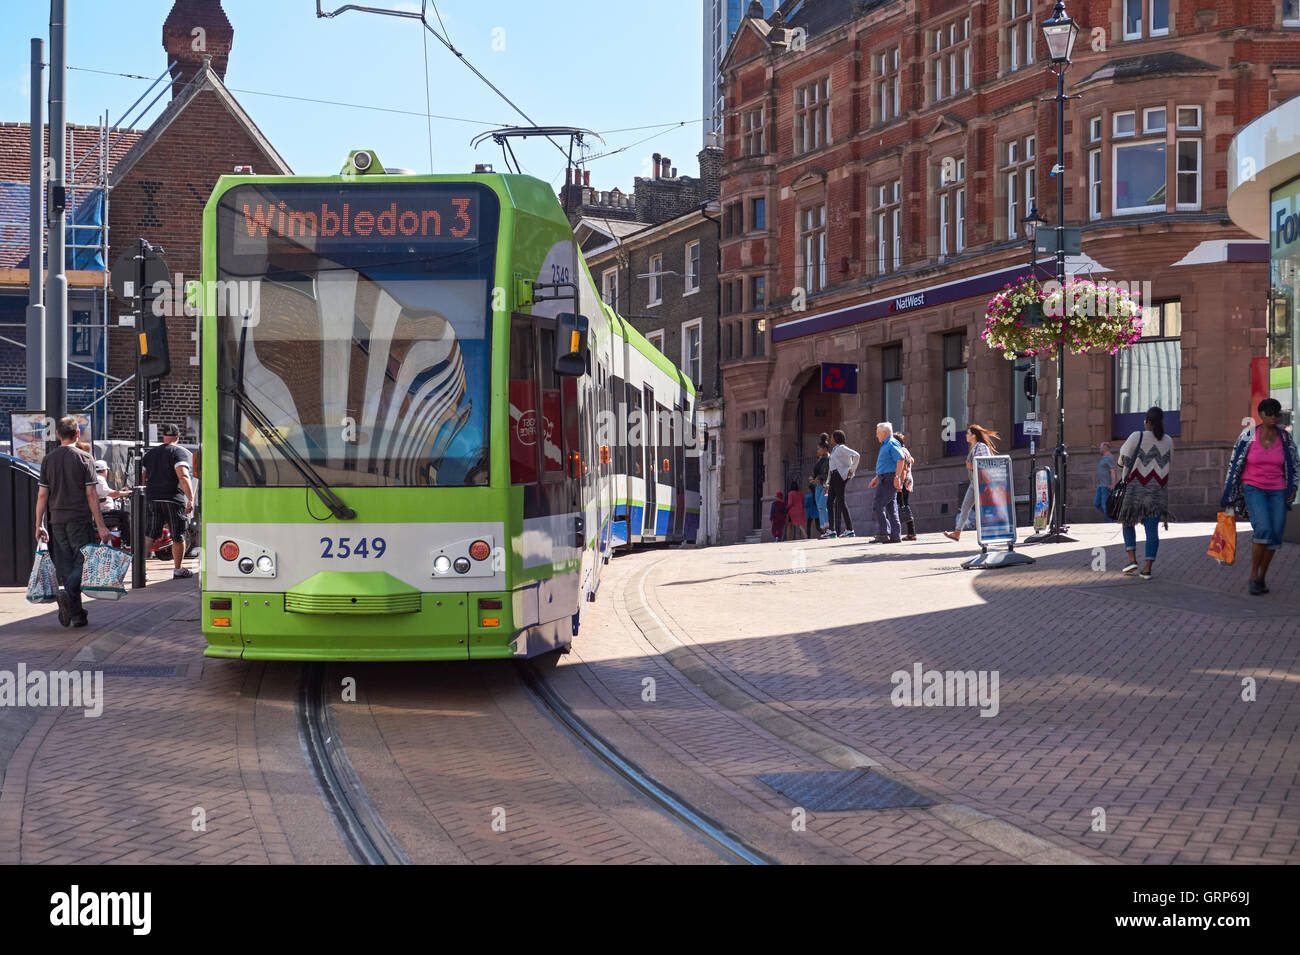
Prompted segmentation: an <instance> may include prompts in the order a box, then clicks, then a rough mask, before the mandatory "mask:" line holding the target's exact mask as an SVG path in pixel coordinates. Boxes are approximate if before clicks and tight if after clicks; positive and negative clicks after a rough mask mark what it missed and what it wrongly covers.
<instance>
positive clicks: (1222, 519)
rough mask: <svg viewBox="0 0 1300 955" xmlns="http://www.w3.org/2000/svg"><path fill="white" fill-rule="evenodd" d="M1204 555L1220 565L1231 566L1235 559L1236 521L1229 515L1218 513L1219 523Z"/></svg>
mask: <svg viewBox="0 0 1300 955" xmlns="http://www.w3.org/2000/svg"><path fill="white" fill-rule="evenodd" d="M1206 553H1207V554H1209V555H1210V556H1211V557H1213V558H1214V559H1215V560H1217V561H1218V562H1219V563H1220V564H1231V563H1232V562H1233V561H1235V560H1236V559H1237V519H1236V518H1235V517H1233V516H1232V515H1231V514H1224V513H1222V512H1220V513H1219V522H1218V525H1217V526H1216V527H1215V528H1214V536H1213V537H1211V538H1210V549H1209V550H1207V551H1206Z"/></svg>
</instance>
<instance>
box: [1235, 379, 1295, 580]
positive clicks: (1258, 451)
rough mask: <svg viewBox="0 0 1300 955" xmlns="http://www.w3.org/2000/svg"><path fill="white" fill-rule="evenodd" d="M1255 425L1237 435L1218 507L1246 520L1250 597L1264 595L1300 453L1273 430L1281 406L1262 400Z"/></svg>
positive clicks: (1281, 432)
mask: <svg viewBox="0 0 1300 955" xmlns="http://www.w3.org/2000/svg"><path fill="white" fill-rule="evenodd" d="M1256 410H1257V411H1258V412H1259V424H1258V425H1255V424H1251V425H1250V426H1249V427H1247V428H1246V429H1245V430H1244V431H1242V432H1241V434H1239V435H1238V436H1237V443H1236V444H1235V445H1234V446H1233V449H1232V459H1231V460H1230V461H1229V463H1228V476H1227V480H1226V481H1225V482H1224V485H1223V498H1222V500H1221V501H1220V507H1221V509H1222V510H1224V511H1230V512H1233V513H1237V514H1240V513H1241V512H1242V511H1245V512H1246V515H1247V516H1248V517H1249V518H1250V528H1251V531H1252V536H1251V547H1250V592H1251V594H1253V595H1259V594H1266V593H1268V581H1267V580H1266V575H1267V574H1268V565H1269V564H1271V563H1272V562H1273V555H1274V554H1275V553H1277V551H1279V550H1281V548H1282V533H1283V531H1285V530H1286V512H1287V511H1289V510H1290V509H1291V508H1292V506H1293V505H1294V504H1295V499H1296V485H1297V481H1298V480H1300V453H1298V452H1297V450H1296V441H1295V438H1294V437H1293V436H1292V435H1291V433H1290V432H1289V431H1287V430H1286V429H1285V428H1279V427H1278V426H1277V418H1278V415H1280V414H1281V413H1282V404H1281V402H1279V401H1278V400H1277V399H1276V398H1265V399H1264V400H1263V401H1261V402H1260V403H1259V407H1258V408H1257V409H1256Z"/></svg>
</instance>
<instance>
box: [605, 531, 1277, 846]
mask: <svg viewBox="0 0 1300 955" xmlns="http://www.w3.org/2000/svg"><path fill="white" fill-rule="evenodd" d="M1244 526H1245V525H1243V527H1244ZM1209 532H1210V527H1209V525H1184V526H1178V525H1174V526H1173V529H1172V530H1171V531H1170V532H1169V534H1168V536H1167V537H1166V539H1165V540H1164V542H1163V543H1162V547H1161V552H1160V558H1159V560H1157V562H1156V566H1155V571H1156V576H1155V578H1154V579H1153V580H1151V581H1141V580H1139V579H1136V578H1132V579H1130V578H1125V577H1123V576H1121V575H1120V574H1119V573H1118V568H1119V567H1120V566H1121V565H1122V564H1123V552H1122V548H1121V546H1120V543H1119V531H1118V529H1117V528H1115V527H1114V526H1113V525H1111V526H1102V525H1082V526H1079V527H1078V528H1076V536H1077V537H1079V539H1080V540H1079V543H1077V544H1074V545H1052V546H1047V547H1031V548H1026V551H1027V552H1028V553H1030V554H1032V555H1033V556H1035V557H1036V558H1037V559H1038V562H1037V563H1036V564H1035V565H1033V566H1032V567H1026V568H1010V569H1002V570H989V571H983V572H977V571H963V570H961V569H959V566H958V565H959V563H960V561H961V560H962V559H964V558H965V557H966V556H969V555H970V554H971V553H972V552H973V547H972V545H970V544H954V543H950V542H948V541H946V540H944V539H943V538H941V537H938V535H925V536H924V537H923V539H922V540H920V541H917V542H909V543H904V544H901V545H869V544H866V543H865V542H862V541H860V540H852V541H849V540H841V541H826V542H820V541H814V542H789V543H783V544H757V545H743V546H736V547H729V548H713V549H708V550H699V551H681V552H673V553H671V554H665V553H659V554H655V553H644V554H638V555H634V556H632V557H628V558H620V559H619V560H618V561H616V564H619V565H621V566H620V571H619V573H620V575H621V576H623V577H624V578H625V579H627V580H629V581H632V580H634V578H642V577H643V578H644V582H645V583H644V587H645V591H646V593H647V595H648V597H649V605H650V607H651V608H652V609H653V611H654V613H655V614H656V615H657V616H658V617H660V618H661V619H662V620H663V621H664V622H665V623H666V624H667V626H668V628H669V629H670V630H671V631H672V633H673V634H674V636H675V637H676V638H677V639H678V640H680V641H681V642H682V643H684V644H686V645H687V646H689V647H691V648H692V649H693V650H694V651H695V652H696V653H698V654H699V655H700V657H701V658H702V659H704V660H705V661H707V663H708V665H709V666H710V667H713V668H715V669H716V671H717V672H718V673H719V674H721V675H722V676H724V677H725V678H726V680H727V681H729V682H730V683H731V684H733V685H734V686H735V687H736V688H738V689H739V690H740V691H741V692H742V693H744V694H748V695H749V696H750V697H751V698H753V699H756V700H758V701H762V702H765V703H767V704H768V705H769V706H771V707H774V708H776V709H778V710H780V711H783V712H785V713H787V714H788V715H789V716H790V717H791V718H793V720H795V721H796V722H797V723H798V724H800V725H801V726H802V727H805V728H808V729H811V730H815V731H818V732H820V733H823V734H826V735H828V736H830V737H831V738H833V739H835V740H838V741H841V742H843V743H845V744H847V745H849V746H851V747H853V748H855V749H857V750H859V751H860V752H862V753H864V754H866V755H867V756H869V757H871V758H873V759H876V760H878V761H879V762H880V763H881V764H882V765H883V766H884V767H885V769H886V771H888V772H890V773H892V774H894V775H895V777H896V778H898V779H900V780H902V781H905V782H907V783H908V784H910V785H913V786H916V787H919V788H923V789H924V790H925V791H929V792H931V793H935V794H938V795H940V796H942V797H943V798H945V799H947V800H950V801H951V802H953V803H958V804H961V805H964V806H967V807H971V808H974V809H976V810H979V811H981V812H984V813H987V814H989V815H991V816H993V817H996V818H997V819H1000V820H1003V821H1005V822H1007V823H1010V824H1011V825H1013V826H1015V827H1017V828H1018V829H1020V830H1022V831H1024V832H1027V833H1031V834H1033V835H1036V836H1039V837H1041V838H1043V839H1046V840H1048V841H1050V842H1051V843H1053V844H1055V845H1058V846H1061V847H1066V848H1069V849H1071V850H1073V851H1074V852H1076V853H1079V854H1081V855H1083V856H1085V857H1090V858H1093V859H1095V860H1097V861H1106V860H1116V861H1121V862H1129V863H1167V862H1179V863H1189V862H1190V863H1201V862H1287V861H1292V860H1295V859H1296V858H1297V839H1298V838H1300V808H1298V807H1297V805H1296V800H1295V798H1294V796H1295V787H1296V785H1297V771H1298V770H1300V750H1298V749H1297V743H1296V740H1295V727H1296V726H1297V723H1298V722H1300V700H1298V699H1297V682H1300V676H1298V674H1300V668H1298V663H1297V653H1298V651H1300V586H1298V585H1300V562H1298V561H1297V559H1296V554H1297V551H1296V550H1295V548H1288V549H1284V550H1283V551H1282V553H1281V554H1279V556H1278V557H1277V559H1276V560H1275V561H1274V564H1273V569H1272V570H1271V572H1270V581H1269V584H1270V587H1271V589H1272V591H1273V592H1272V593H1271V594H1270V595H1268V596H1266V597H1249V596H1247V595H1246V587H1245V583H1246V576H1247V575H1246V568H1245V567H1243V566H1242V564H1241V563H1240V562H1238V564H1237V565H1236V566H1234V567H1221V566H1219V565H1217V564H1216V563H1214V562H1213V561H1212V560H1210V558H1208V557H1206V556H1205V554H1204V551H1205V547H1206V544H1207V542H1208V535H1209ZM1247 541H1248V531H1247V532H1245V533H1243V534H1242V542H1243V544H1245V543H1246V542H1247ZM1094 548H1101V550H1099V551H1097V550H1094ZM1098 554H1104V556H1105V559H1106V562H1107V567H1108V568H1109V569H1108V570H1107V571H1106V572H1099V571H1095V570H1093V569H1092V567H1093V565H1094V563H1095V562H1096V561H1097V555H1098ZM800 569H803V570H804V571H805V572H791V571H797V570H800ZM605 586H608V583H607V584H606V585H605ZM918 662H919V663H920V664H921V665H922V667H923V668H924V669H925V670H929V669H932V668H933V669H937V670H948V669H953V670H997V671H999V673H1000V678H1001V679H1000V709H999V710H998V712H997V715H996V716H994V717H989V718H985V717H981V716H980V714H979V710H978V708H975V707H920V708H917V707H895V706H894V705H892V704H891V701H890V694H891V691H892V690H893V689H894V685H893V684H892V683H891V680H890V676H891V674H892V673H893V672H894V671H898V670H904V671H908V672H909V673H910V672H911V671H912V668H913V665H914V664H915V663H918ZM1247 677H1249V678H1253V679H1254V680H1255V681H1256V693H1257V695H1258V698H1257V700H1256V701H1255V702H1244V701H1243V700H1242V693H1243V683H1242V681H1243V679H1245V678H1247ZM822 768H829V767H826V766H825V765H823V767H822ZM1097 809H1100V810H1104V812H1105V831H1094V830H1093V828H1092V826H1093V819H1094V811H1095V810H1097ZM895 812H898V811H897V810H896V811H895ZM903 812H905V813H909V814H913V815H914V814H915V813H916V812H917V811H916V810H904V811H903ZM842 842H843V841H842V840H841V843H842ZM953 861H956V859H953Z"/></svg>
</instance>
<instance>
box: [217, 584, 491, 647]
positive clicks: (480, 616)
mask: <svg viewBox="0 0 1300 955" xmlns="http://www.w3.org/2000/svg"><path fill="white" fill-rule="evenodd" d="M202 597H203V603H202V607H203V617H202V620H203V635H204V637H205V638H206V639H207V641H208V647H207V649H206V650H205V651H204V655H205V656H209V657H221V658H227V659H244V660H373V661H384V660H468V659H470V658H471V657H474V658H480V657H509V656H511V655H512V653H513V647H512V644H513V640H514V636H515V629H514V619H515V616H514V609H515V608H514V607H513V601H512V600H511V595H510V594H509V593H500V592H496V593H460V594H458V593H440V594H421V595H420V602H419V609H418V610H415V611H414V612H406V613H364V612H363V613H357V612H338V613H335V612H301V611H300V612H294V611H292V610H289V609H286V607H285V595H284V594H278V593H272V594H267V593H243V594H241V593H226V592H217V591H205V592H204V593H203V595H202ZM482 601H497V602H499V604H500V607H499V609H496V608H493V609H490V610H483V609H480V602H482ZM485 621H486V622H487V623H485ZM491 621H495V623H494V624H493V623H490V622H491Z"/></svg>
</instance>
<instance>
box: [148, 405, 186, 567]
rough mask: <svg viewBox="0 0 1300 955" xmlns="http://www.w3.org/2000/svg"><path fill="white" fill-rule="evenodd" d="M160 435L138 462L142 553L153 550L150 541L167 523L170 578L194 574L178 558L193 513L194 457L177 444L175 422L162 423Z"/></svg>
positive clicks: (156, 536)
mask: <svg viewBox="0 0 1300 955" xmlns="http://www.w3.org/2000/svg"><path fill="white" fill-rule="evenodd" d="M161 434H162V444H159V445H158V446H157V447H155V448H153V449H152V450H151V451H150V452H149V453H148V454H146V455H145V456H144V461H143V462H141V466H142V468H143V473H144V485H145V497H146V498H147V499H148V501H149V524H148V527H147V528H146V530H145V538H146V539H145V545H144V546H145V550H144V552H145V553H146V554H152V553H153V542H154V541H155V540H157V539H158V538H159V537H161V536H162V530H163V527H164V526H166V527H167V528H168V529H169V530H170V532H171V538H172V563H173V565H174V567H173V570H172V577H174V578H175V577H193V576H194V572H193V571H192V570H190V569H189V568H188V567H182V566H181V561H182V560H184V558H185V525H186V523H187V520H186V519H187V517H188V516H189V515H190V514H193V513H194V489H193V485H192V484H191V483H190V470H191V468H192V466H193V461H194V456H193V455H191V454H190V452H189V451H187V450H186V449H185V448H182V447H181V446H180V445H179V444H177V442H178V441H179V440H180V429H179V428H177V427H176V425H174V424H165V425H163V426H162V431H161Z"/></svg>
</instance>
